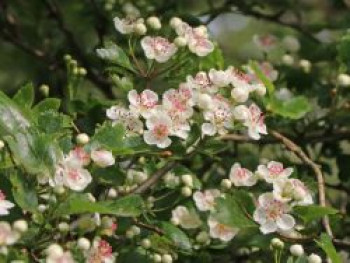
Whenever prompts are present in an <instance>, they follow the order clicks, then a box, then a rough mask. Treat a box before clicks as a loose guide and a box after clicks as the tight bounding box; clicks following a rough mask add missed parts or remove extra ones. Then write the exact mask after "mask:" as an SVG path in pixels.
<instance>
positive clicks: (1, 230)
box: [0, 222, 20, 246]
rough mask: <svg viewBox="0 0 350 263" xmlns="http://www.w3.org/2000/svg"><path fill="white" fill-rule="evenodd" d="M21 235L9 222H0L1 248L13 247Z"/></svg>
mask: <svg viewBox="0 0 350 263" xmlns="http://www.w3.org/2000/svg"><path fill="white" fill-rule="evenodd" d="M19 237H20V236H19V234H18V232H17V231H14V230H13V229H12V228H11V225H10V224H9V223H7V222H0V246H7V245H13V244H14V243H16V241H17V240H18V239H19Z"/></svg>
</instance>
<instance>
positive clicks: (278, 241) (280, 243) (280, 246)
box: [271, 237, 284, 249]
mask: <svg viewBox="0 0 350 263" xmlns="http://www.w3.org/2000/svg"><path fill="white" fill-rule="evenodd" d="M271 246H272V247H273V248H276V249H283V248H284V243H283V241H282V240H281V239H279V238H276V237H275V238H273V239H272V240H271Z"/></svg>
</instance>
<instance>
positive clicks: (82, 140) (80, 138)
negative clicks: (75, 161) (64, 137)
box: [76, 133, 90, 145]
mask: <svg viewBox="0 0 350 263" xmlns="http://www.w3.org/2000/svg"><path fill="white" fill-rule="evenodd" d="M89 141H90V138H89V135H87V134H86V133H80V134H78V135H77V137H76V142H77V143H78V144H81V145H84V144H87V143H88V142H89Z"/></svg>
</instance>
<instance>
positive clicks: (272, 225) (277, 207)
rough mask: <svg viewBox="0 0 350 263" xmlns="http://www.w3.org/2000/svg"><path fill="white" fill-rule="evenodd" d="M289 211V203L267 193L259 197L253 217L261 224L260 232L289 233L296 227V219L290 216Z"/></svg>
mask: <svg viewBox="0 0 350 263" xmlns="http://www.w3.org/2000/svg"><path fill="white" fill-rule="evenodd" d="M289 211H290V207H289V206H288V204H287V203H284V202H282V201H279V200H277V199H275V198H274V196H273V194H272V193H265V194H262V195H260V196H259V200H258V206H257V208H256V210H255V211H254V214H253V217H254V220H255V221H256V222H258V223H259V224H260V231H261V232H262V233H264V234H268V233H272V232H276V231H288V230H291V229H292V228H293V227H294V225H295V220H294V218H293V217H292V216H291V215H289V214H288V212H289Z"/></svg>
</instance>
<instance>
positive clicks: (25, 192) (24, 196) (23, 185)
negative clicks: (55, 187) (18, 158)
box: [10, 171, 38, 212]
mask: <svg viewBox="0 0 350 263" xmlns="http://www.w3.org/2000/svg"><path fill="white" fill-rule="evenodd" d="M10 181H11V184H12V195H13V198H14V199H15V201H16V204H18V205H19V206H20V207H21V208H22V209H23V210H25V211H30V212H36V211H37V207H38V197H37V194H36V190H35V184H34V182H35V181H33V180H29V178H28V177H26V176H24V174H23V173H21V172H20V171H18V172H13V173H11V174H10Z"/></svg>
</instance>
